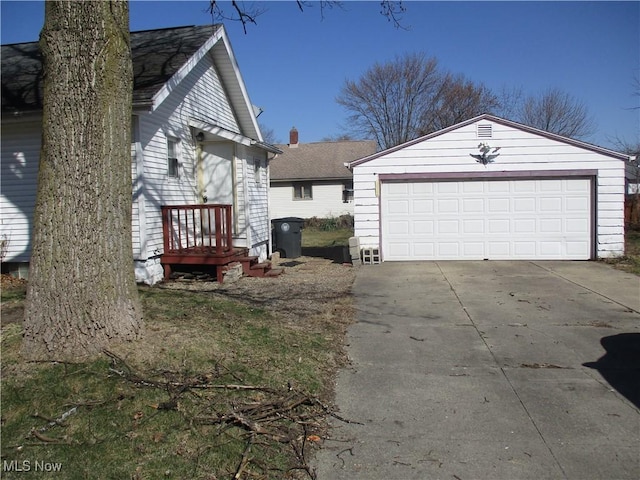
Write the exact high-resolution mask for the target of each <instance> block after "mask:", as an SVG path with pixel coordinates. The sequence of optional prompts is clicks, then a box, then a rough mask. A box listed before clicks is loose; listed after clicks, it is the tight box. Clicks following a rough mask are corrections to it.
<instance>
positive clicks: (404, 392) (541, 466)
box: [315, 261, 640, 480]
mask: <svg viewBox="0 0 640 480" xmlns="http://www.w3.org/2000/svg"><path fill="white" fill-rule="evenodd" d="M354 298H355V303H356V308H357V311H358V314H357V323H356V324H354V325H353V326H352V327H351V328H350V330H349V335H348V343H349V346H348V353H349V355H350V358H351V360H352V365H351V367H350V368H347V369H345V370H344V371H343V372H342V373H341V374H340V376H339V378H338V383H337V386H336V391H337V397H336V403H337V406H338V407H339V409H340V415H341V416H343V417H345V418H347V419H349V420H351V421H353V422H359V423H344V422H341V421H338V420H332V426H333V428H332V429H331V431H330V438H329V439H328V440H327V441H325V443H324V445H323V449H322V450H321V451H320V452H319V454H318V456H317V459H316V460H317V462H316V465H315V466H316V468H317V474H318V479H319V480H339V479H349V480H356V479H366V480H377V479H380V480H382V479H384V480H391V479H398V480H407V479H452V480H454V479H456V480H470V479H475V480H483V479H487V480H500V479H504V480H518V479H532V480H540V479H554V480H556V479H576V480H588V479H606V480H611V479H619V480H622V479H638V478H640V410H639V407H640V359H639V358H638V356H639V354H640V353H639V352H640V278H639V277H637V276H633V275H630V274H625V273H622V272H619V271H616V270H614V269H613V268H611V267H609V266H607V265H604V264H599V263H594V262H494V261H492V262H437V263H435V262H424V263H383V264H381V265H375V266H365V267H362V268H361V269H360V270H359V273H358V276H357V279H356V282H355V285H354ZM603 346H604V347H603ZM605 348H606V349H607V350H605Z"/></svg>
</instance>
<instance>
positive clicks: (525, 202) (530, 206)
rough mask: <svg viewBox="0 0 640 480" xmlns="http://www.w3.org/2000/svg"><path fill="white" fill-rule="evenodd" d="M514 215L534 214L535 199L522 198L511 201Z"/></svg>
mask: <svg viewBox="0 0 640 480" xmlns="http://www.w3.org/2000/svg"><path fill="white" fill-rule="evenodd" d="M513 211H514V213H536V199H535V197H524V198H514V199H513Z"/></svg>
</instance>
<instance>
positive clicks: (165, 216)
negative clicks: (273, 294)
mask: <svg viewBox="0 0 640 480" xmlns="http://www.w3.org/2000/svg"><path fill="white" fill-rule="evenodd" d="M161 208H162V233H163V237H164V253H163V254H162V255H161V257H160V263H161V264H162V267H163V268H164V278H165V280H169V278H170V277H171V273H172V270H173V267H175V266H177V265H206V266H214V267H216V278H217V280H218V282H220V283H222V280H223V278H224V268H225V267H227V266H228V265H230V264H232V263H235V262H238V263H241V264H242V269H243V272H244V273H245V274H247V275H251V276H259V277H262V276H269V275H268V273H269V271H270V270H271V264H270V263H258V260H257V257H251V256H249V255H248V254H249V249H247V248H245V247H234V246H233V224H232V223H231V221H232V216H231V214H232V210H233V208H232V206H231V205H223V204H215V205H214V204H198V205H165V206H162V207H161Z"/></svg>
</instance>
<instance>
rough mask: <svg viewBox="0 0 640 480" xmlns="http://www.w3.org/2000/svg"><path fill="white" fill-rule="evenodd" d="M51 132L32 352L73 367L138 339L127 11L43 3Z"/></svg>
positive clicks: (31, 308) (30, 305)
mask: <svg viewBox="0 0 640 480" xmlns="http://www.w3.org/2000/svg"><path fill="white" fill-rule="evenodd" d="M40 46H41V49H42V55H43V60H44V97H43V121H42V123H43V133H42V151H41V155H40V170H39V174H38V191H37V192H38V193H37V201H36V207H35V213H34V232H33V252H32V255H31V266H30V269H31V270H30V273H29V286H28V291H27V300H26V307H25V322H24V341H23V352H24V354H25V355H26V356H27V357H29V358H32V359H55V360H75V359H78V358H82V357H85V356H90V355H94V354H96V353H98V352H100V351H101V350H102V349H103V348H104V347H105V346H107V345H108V344H110V343H112V342H117V341H122V340H125V339H126V340H129V339H135V338H137V337H138V336H139V335H140V333H141V330H142V317H141V308H140V304H139V300H138V296H137V289H136V285H135V280H134V272H133V254H132V244H131V242H132V240H131V153H130V148H131V138H130V130H131V128H130V125H131V97H132V85H133V78H132V77H133V73H132V66H131V51H130V46H129V7H128V3H127V2H121V1H101V2H68V1H64V0H60V1H49V2H46V3H45V24H44V28H43V30H42V33H41V37H40Z"/></svg>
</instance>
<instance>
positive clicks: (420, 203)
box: [411, 200, 433, 214]
mask: <svg viewBox="0 0 640 480" xmlns="http://www.w3.org/2000/svg"><path fill="white" fill-rule="evenodd" d="M411 213H414V214H420V213H433V200H413V201H412V202H411Z"/></svg>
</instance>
